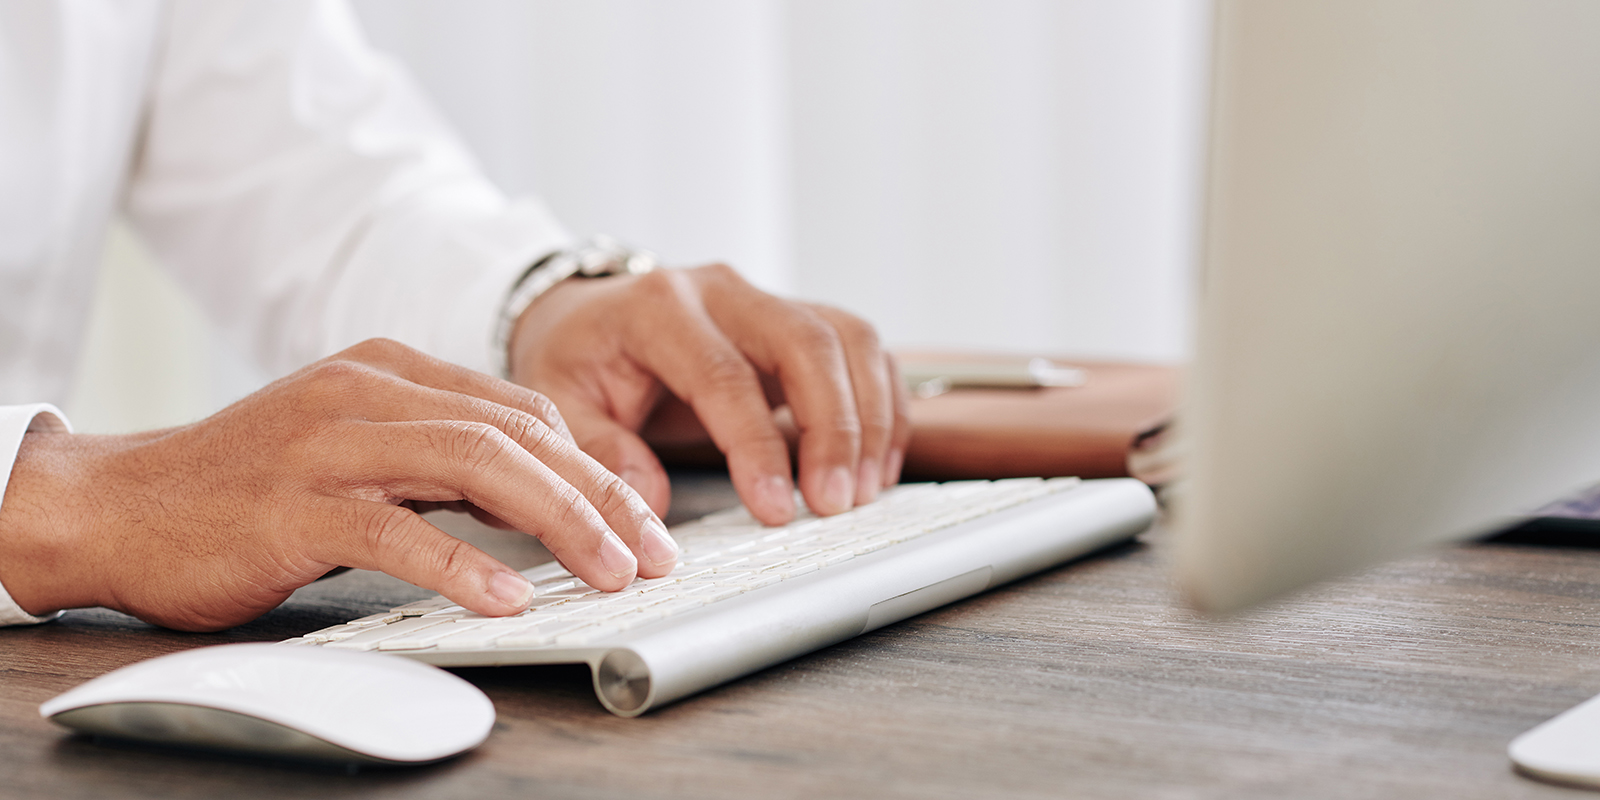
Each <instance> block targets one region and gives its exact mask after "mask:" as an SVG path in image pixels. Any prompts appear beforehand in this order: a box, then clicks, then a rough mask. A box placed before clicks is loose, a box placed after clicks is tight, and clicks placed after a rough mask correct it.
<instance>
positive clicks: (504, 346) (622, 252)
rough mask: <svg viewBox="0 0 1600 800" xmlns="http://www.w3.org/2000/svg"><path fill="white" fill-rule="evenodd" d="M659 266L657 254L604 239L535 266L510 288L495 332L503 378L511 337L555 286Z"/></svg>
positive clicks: (507, 367) (551, 256)
mask: <svg viewBox="0 0 1600 800" xmlns="http://www.w3.org/2000/svg"><path fill="white" fill-rule="evenodd" d="M656 266H657V262H656V254H655V253H652V252H650V251H649V250H635V249H633V248H630V247H627V246H625V245H623V244H622V243H621V242H619V241H617V240H616V239H613V238H611V237H610V236H605V235H596V236H593V237H591V238H590V239H589V240H588V241H586V242H584V243H582V244H580V245H577V246H575V247H570V248H567V249H565V250H557V251H555V252H554V253H551V254H549V255H547V256H545V257H544V258H541V259H539V260H538V261H535V262H533V266H531V267H528V270H527V271H526V272H524V273H522V277H520V278H517V282H516V283H513V284H512V285H511V291H510V293H508V294H507V295H506V302H505V304H504V305H502V306H501V307H500V320H499V324H497V325H496V326H495V332H494V353H495V355H496V358H497V359H498V360H499V367H500V376H501V377H502V378H510V377H511V333H512V331H514V330H515V329H516V326H517V320H518V319H521V318H522V312H524V311H527V310H528V306H530V305H533V301H535V300H537V299H539V296H540V295H542V294H544V293H545V292H548V291H550V288H551V287H552V286H555V285H556V284H558V283H560V282H562V281H564V280H566V279H567V278H570V277H572V276H574V275H578V276H582V277H586V278H600V277H604V276H606V275H643V274H645V273H646V272H649V271H651V270H653V269H655V268H656Z"/></svg>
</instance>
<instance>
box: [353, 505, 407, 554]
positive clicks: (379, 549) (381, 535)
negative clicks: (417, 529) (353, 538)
mask: <svg viewBox="0 0 1600 800" xmlns="http://www.w3.org/2000/svg"><path fill="white" fill-rule="evenodd" d="M413 516H414V515H413V514H412V513H411V511H409V510H407V509H404V508H401V507H400V506H384V507H382V508H381V509H379V510H377V511H376V512H374V513H372V514H369V515H368V516H367V517H366V520H365V522H366V524H365V525H364V526H363V530H362V533H363V534H364V538H365V539H366V541H367V546H368V548H369V549H370V550H371V551H372V552H374V553H380V554H381V553H384V552H387V551H389V550H390V549H392V548H393V547H395V546H396V545H398V544H399V543H400V541H401V540H403V539H404V538H405V535H406V531H407V530H408V529H409V528H410V527H411V519H412V517H413Z"/></svg>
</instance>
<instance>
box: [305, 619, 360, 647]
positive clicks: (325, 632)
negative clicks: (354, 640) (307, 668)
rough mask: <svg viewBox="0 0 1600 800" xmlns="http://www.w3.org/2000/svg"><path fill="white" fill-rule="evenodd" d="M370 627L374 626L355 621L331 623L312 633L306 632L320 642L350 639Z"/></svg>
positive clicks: (309, 636)
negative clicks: (357, 623)
mask: <svg viewBox="0 0 1600 800" xmlns="http://www.w3.org/2000/svg"><path fill="white" fill-rule="evenodd" d="M370 627H372V626H371V625H356V624H355V623H345V624H343V625H331V626H329V627H326V628H323V629H322V630H320V631H312V632H311V633H308V634H306V635H305V638H307V639H310V640H311V641H313V642H318V643H322V642H333V641H338V640H340V639H348V638H350V637H352V636H354V635H356V634H358V633H360V632H362V631H364V630H366V629H368V628H370Z"/></svg>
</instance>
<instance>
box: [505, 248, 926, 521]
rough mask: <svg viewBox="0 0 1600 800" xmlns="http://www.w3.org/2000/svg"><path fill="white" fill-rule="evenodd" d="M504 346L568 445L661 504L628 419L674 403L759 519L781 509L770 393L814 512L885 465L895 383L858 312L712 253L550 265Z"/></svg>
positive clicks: (858, 496) (902, 414)
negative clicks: (642, 264)
mask: <svg viewBox="0 0 1600 800" xmlns="http://www.w3.org/2000/svg"><path fill="white" fill-rule="evenodd" d="M510 358H511V369H512V379H513V380H515V381H516V382H518V383H521V384H523V385H525V386H531V387H533V388H535V389H537V390H538V391H540V392H542V393H543V394H545V395H546V396H547V397H549V398H550V399H551V400H554V401H555V403H556V405H557V406H558V407H559V408H560V409H561V413H562V416H563V418H564V419H565V420H566V421H567V424H568V425H569V426H570V427H571V429H572V433H573V436H574V438H575V439H576V441H577V443H578V446H579V447H581V448H583V450H584V452H586V453H588V454H590V455H591V456H593V457H594V458H596V459H597V460H599V462H600V463H601V464H604V465H605V466H606V467H607V468H609V469H611V470H612V471H613V472H615V473H617V474H618V475H621V476H622V478H623V479H624V480H625V481H627V483H628V484H629V485H631V486H633V488H635V489H637V490H638V491H639V493H640V494H641V495H643V496H644V498H645V500H647V501H648V502H649V503H650V506H651V508H653V509H655V510H656V512H657V513H660V514H664V513H665V512H666V507H667V502H668V499H669V497H670V492H669V487H668V484H667V475H666V471H665V470H663V469H662V467H661V463H660V462H659V461H658V460H657V459H656V457H655V455H654V453H652V452H651V450H650V448H649V446H648V445H647V444H646V443H645V440H644V439H643V438H641V436H640V431H641V430H645V429H646V428H647V423H651V422H652V420H660V419H661V418H664V417H669V416H673V414H672V413H671V412H672V411H673V410H674V407H675V406H677V405H678V404H680V403H681V404H682V405H684V406H687V408H688V409H689V410H692V416H693V417H696V418H698V421H699V423H700V424H701V425H703V426H704V434H705V435H707V436H709V437H710V439H711V441H712V442H714V443H715V444H716V446H717V447H718V449H720V450H721V451H722V452H723V453H724V454H726V456H727V458H728V470H729V472H730V474H731V476H732V478H733V484H734V487H735V488H736V489H737V490H738V492H739V497H740V498H741V499H742V500H743V501H744V503H745V506H746V507H748V508H749V509H750V512H751V513H752V514H753V515H754V516H755V517H756V518H757V519H759V520H761V521H762V522H765V523H767V524H781V523H784V522H787V521H789V520H790V519H792V518H793V516H794V510H795V509H794V485H793V481H792V480H791V478H790V475H791V472H790V462H789V453H788V446H787V444H786V443H785V441H784V437H783V435H782V433H781V432H780V431H779V428H778V426H777V424H776V423H775V422H774V420H773V414H772V409H773V408H774V407H777V406H780V405H783V404H787V405H788V406H789V407H790V409H791V411H792V412H793V415H794V420H795V424H796V427H797V428H798V429H799V433H800V441H799V462H800V470H799V473H800V489H801V494H802V496H803V497H804V498H805V501H806V504H807V505H809V506H810V507H811V508H812V510H814V511H816V512H817V513H818V514H836V513H839V512H841V511H846V510H848V509H850V508H851V507H853V506H855V505H857V504H859V503H865V502H870V501H871V500H872V499H873V498H875V497H876V496H877V493H878V491H879V489H881V488H883V487H886V486H892V485H893V484H895V483H897V482H898V481H899V479H900V467H901V463H902V461H903V459H904V456H905V448H906V442H907V441H908V440H909V438H910V426H909V424H908V423H907V420H906V397H905V392H904V389H903V388H902V387H901V386H900V382H899V379H898V377H897V375H896V371H895V366H894V362H893V360H892V359H891V358H890V357H889V356H888V354H886V353H885V352H884V351H883V350H882V349H881V348H880V347H879V346H878V341H877V336H876V334H875V333H874V332H873V329H872V327H871V326H870V325H868V324H867V323H865V322H863V321H861V320H860V319H858V318H856V317H854V316H851V315H850V314H847V313H845V312H843V311H839V310H837V309H833V308H828V307H825V306H817V305H808V304H803V303H796V302H791V301H788V300H784V299H781V298H778V297H774V296H772V295H770V294H767V293H765V292H762V291H760V290H759V289H756V288H755V287H753V286H751V285H750V284H749V283H747V282H745V280H744V279H743V278H741V277H739V275H738V274H737V273H736V272H734V271H733V270H732V269H730V268H728V267H726V266H723V265H720V264H719V265H712V266H707V267H700V268H697V269H686V270H676V269H674V270H657V271H655V272H651V273H647V274H644V275H616V276H611V277H605V278H573V279H569V280H566V281H563V282H561V283H559V284H557V285H556V286H555V287H553V288H552V289H550V290H549V291H548V292H546V293H545V294H544V295H542V296H541V297H539V299H538V300H536V301H535V302H534V303H533V304H532V305H531V306H529V307H528V309H527V310H526V311H525V312H524V313H523V315H522V317H521V318H520V319H519V320H518V322H517V326H516V328H515V330H514V332H513V335H512V339H511V352H510Z"/></svg>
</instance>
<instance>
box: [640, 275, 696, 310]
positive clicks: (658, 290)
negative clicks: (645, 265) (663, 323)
mask: <svg viewBox="0 0 1600 800" xmlns="http://www.w3.org/2000/svg"><path fill="white" fill-rule="evenodd" d="M689 289H690V286H689V277H688V276H687V275H685V274H684V273H683V271H682V270H676V269H658V270H655V271H654V272H647V273H645V274H643V275H640V276H639V277H638V279H637V280H635V281H634V282H633V287H632V290H633V291H634V292H637V293H638V294H639V295H640V296H641V297H643V298H644V300H645V301H647V302H650V303H653V304H659V303H667V302H677V301H680V300H681V299H682V298H683V297H684V295H685V293H686V292H687V291H688V290H689Z"/></svg>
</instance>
